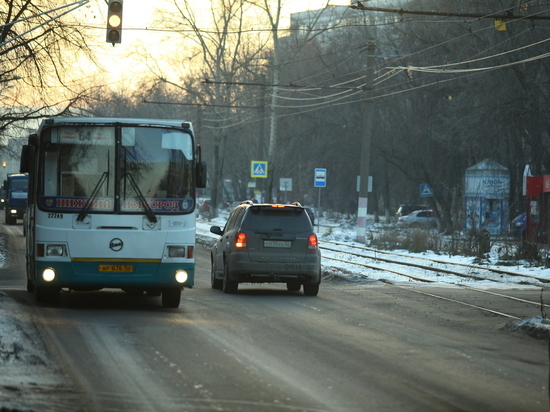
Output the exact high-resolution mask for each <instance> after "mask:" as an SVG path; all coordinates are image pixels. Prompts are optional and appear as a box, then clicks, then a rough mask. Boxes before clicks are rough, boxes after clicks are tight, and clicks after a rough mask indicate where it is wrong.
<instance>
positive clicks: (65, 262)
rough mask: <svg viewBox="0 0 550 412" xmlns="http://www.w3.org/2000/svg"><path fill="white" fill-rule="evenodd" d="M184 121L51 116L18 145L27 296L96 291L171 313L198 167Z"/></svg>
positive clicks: (184, 262) (183, 266) (188, 249)
mask: <svg viewBox="0 0 550 412" xmlns="http://www.w3.org/2000/svg"><path fill="white" fill-rule="evenodd" d="M199 149H200V148H199V147H198V146H195V142H194V134H193V128H192V126H191V124H190V123H188V122H183V121H175V120H149V119H123V118H83V117H81V118H76V117H75V118H67V117H52V118H48V119H45V120H43V121H42V123H41V125H40V127H39V129H38V131H37V133H36V134H32V135H31V136H30V137H29V142H28V145H26V146H24V147H23V150H22V156H21V172H24V173H29V177H30V181H29V192H28V206H27V216H26V218H25V225H26V226H25V231H26V236H27V252H26V253H27V256H26V261H27V290H28V291H29V292H31V293H34V295H35V298H36V300H37V301H38V302H57V301H58V300H59V295H60V291H61V290H63V291H65V290H67V291H71V290H74V291H90V290H99V289H103V288H116V289H122V290H124V291H126V292H129V293H140V294H142V293H147V294H148V295H151V296H160V295H161V296H162V304H163V306H164V307H178V306H179V304H180V299H181V291H182V289H183V288H185V287H188V288H190V287H192V286H193V282H194V273H195V259H194V247H195V213H194V210H195V205H196V204H195V192H196V190H195V188H197V187H204V186H205V185H206V166H205V163H204V162H202V161H201V159H200V150H199Z"/></svg>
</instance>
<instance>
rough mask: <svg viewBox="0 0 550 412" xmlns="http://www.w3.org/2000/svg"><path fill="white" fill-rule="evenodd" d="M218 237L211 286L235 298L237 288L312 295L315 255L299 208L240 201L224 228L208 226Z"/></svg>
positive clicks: (317, 265)
mask: <svg viewBox="0 0 550 412" xmlns="http://www.w3.org/2000/svg"><path fill="white" fill-rule="evenodd" d="M210 232H212V233H214V234H216V235H219V236H220V238H219V239H218V240H217V242H216V244H215V245H214V247H213V248H212V251H211V286H212V288H213V289H222V290H223V291H224V292H225V293H235V292H237V290H238V286H239V283H245V282H249V283H275V282H280V283H286V286H287V289H288V290H290V291H299V290H300V289H301V288H302V286H303V290H304V294H305V295H307V296H317V294H318V293H319V285H320V283H321V252H320V250H319V244H318V239H317V235H316V234H315V232H314V231H313V225H312V224H311V220H310V219H309V218H308V215H307V212H306V210H305V208H303V207H302V206H300V205H299V204H297V203H293V204H292V205H283V204H266V203H263V204H262V203H252V201H246V202H243V203H241V204H240V205H239V206H237V207H236V208H235V209H234V210H233V211H232V212H231V214H230V215H229V218H228V219H227V223H226V224H225V227H224V228H223V229H221V228H220V227H219V226H212V227H211V228H210Z"/></svg>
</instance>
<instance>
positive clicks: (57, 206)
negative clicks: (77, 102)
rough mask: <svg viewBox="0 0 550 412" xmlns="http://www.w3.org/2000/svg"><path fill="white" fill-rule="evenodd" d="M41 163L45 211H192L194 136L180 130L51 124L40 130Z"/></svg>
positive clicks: (42, 195) (41, 184)
mask: <svg viewBox="0 0 550 412" xmlns="http://www.w3.org/2000/svg"><path fill="white" fill-rule="evenodd" d="M39 168H40V173H38V176H40V177H41V181H40V183H39V197H38V199H39V201H38V204H39V207H40V208H41V209H43V210H49V211H55V212H74V213H80V212H82V213H93V212H96V213H101V212H103V213H113V212H115V213H140V214H143V213H147V214H148V215H149V214H150V213H154V214H162V213H190V212H191V211H192V210H193V206H194V197H193V196H194V194H193V190H192V185H193V174H192V170H193V141H192V137H191V136H190V135H189V134H188V133H186V132H185V131H183V130H178V129H171V128H161V127H140V126H132V127H124V126H117V127H113V126H98V125H89V126H60V127H52V128H50V129H47V130H46V131H45V133H44V140H43V144H41V146H40V164H39ZM83 211H84V212H83Z"/></svg>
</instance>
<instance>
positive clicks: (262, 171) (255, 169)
mask: <svg viewBox="0 0 550 412" xmlns="http://www.w3.org/2000/svg"><path fill="white" fill-rule="evenodd" d="M250 177H263V178H265V177H267V162H263V161H259V160H253V161H252V162H250Z"/></svg>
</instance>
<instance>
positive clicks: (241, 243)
mask: <svg viewBox="0 0 550 412" xmlns="http://www.w3.org/2000/svg"><path fill="white" fill-rule="evenodd" d="M235 247H236V248H237V249H243V248H245V247H246V234H245V233H242V232H241V233H238V234H237V239H236V240H235Z"/></svg>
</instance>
